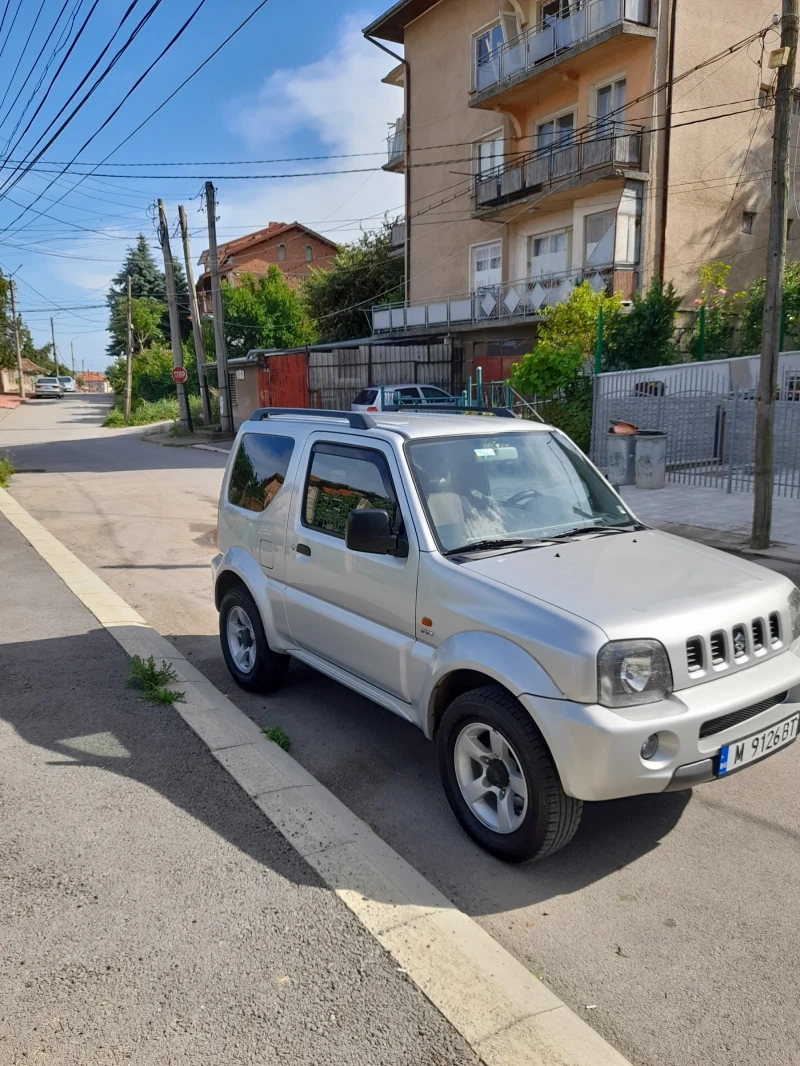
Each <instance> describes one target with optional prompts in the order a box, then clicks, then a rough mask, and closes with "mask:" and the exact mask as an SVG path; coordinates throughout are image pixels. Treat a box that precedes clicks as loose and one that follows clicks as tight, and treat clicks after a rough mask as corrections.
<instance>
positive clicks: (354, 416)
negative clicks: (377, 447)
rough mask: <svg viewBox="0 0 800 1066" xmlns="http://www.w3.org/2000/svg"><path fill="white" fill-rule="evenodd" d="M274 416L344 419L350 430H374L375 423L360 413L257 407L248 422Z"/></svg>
mask: <svg viewBox="0 0 800 1066" xmlns="http://www.w3.org/2000/svg"><path fill="white" fill-rule="evenodd" d="M276 415H297V416H300V417H304V418H337V419H344V421H346V422H348V423H349V424H350V428H351V429H374V428H375V422H374V421H373V420H372V419H371V418H370V417H369V415H366V414H362V413H361V412H360V411H323V410H319V409H318V408H316V407H259V408H258V410H257V411H253V413H252V414H251V415H250V419H249V421H251V422H262V421H264V419H267V418H274V417H275V416H276Z"/></svg>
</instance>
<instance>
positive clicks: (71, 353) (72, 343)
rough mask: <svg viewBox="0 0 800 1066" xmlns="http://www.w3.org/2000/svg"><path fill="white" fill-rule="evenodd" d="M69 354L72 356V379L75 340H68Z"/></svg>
mask: <svg viewBox="0 0 800 1066" xmlns="http://www.w3.org/2000/svg"><path fill="white" fill-rule="evenodd" d="M69 354H70V355H71V356H72V380H73V381H74V380H75V341H70V342H69Z"/></svg>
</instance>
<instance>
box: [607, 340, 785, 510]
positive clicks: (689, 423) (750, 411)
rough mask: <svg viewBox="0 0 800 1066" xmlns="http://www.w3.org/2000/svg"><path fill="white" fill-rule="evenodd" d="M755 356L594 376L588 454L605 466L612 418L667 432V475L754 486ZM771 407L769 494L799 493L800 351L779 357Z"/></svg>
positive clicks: (731, 488) (734, 487)
mask: <svg viewBox="0 0 800 1066" xmlns="http://www.w3.org/2000/svg"><path fill="white" fill-rule="evenodd" d="M758 365H759V359H758V357H757V356H755V357H748V358H742V359H726V360H719V361H716V362H710V363H702V364H690V365H679V366H671V367H655V368H650V369H647V370H628V371H620V372H616V373H610V374H600V375H598V377H597V378H596V379H595V389H594V411H593V419H592V445H591V455H592V459H593V460H594V461H595V462H596V463H597V464H598V465H599V466H605V461H606V460H605V449H606V439H607V435H608V431H609V428H610V426H611V425H612V423H614V422H617V421H625V422H630V423H631V424H632V425H635V426H636V427H637V428H639V429H649V430H660V431H662V432H664V433H666V434H667V480H668V481H671V482H677V483H681V484H684V485H700V486H706V487H709V488H724V489H726V490H727V491H728V492H752V491H753V464H754V458H755V396H756V382H757V379H758ZM776 396H777V399H776V405H775V436H774V471H775V474H774V493H775V495H777V496H789V497H792V498H795V499H800V353H796V352H794V353H787V354H785V355H782V356H781V359H780V365H779V371H778V387H777V393H776Z"/></svg>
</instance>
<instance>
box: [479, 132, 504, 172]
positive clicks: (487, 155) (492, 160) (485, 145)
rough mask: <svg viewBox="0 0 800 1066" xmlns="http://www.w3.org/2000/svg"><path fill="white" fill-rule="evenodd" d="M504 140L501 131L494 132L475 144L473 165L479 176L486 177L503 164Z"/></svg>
mask: <svg viewBox="0 0 800 1066" xmlns="http://www.w3.org/2000/svg"><path fill="white" fill-rule="evenodd" d="M503 150H504V141H503V135H502V133H501V134H500V135H499V136H498V135H497V134H494V135H493V136H491V137H487V138H486V139H485V140H483V141H478V143H477V144H476V145H475V166H476V170H477V172H478V177H479V178H487V177H489V176H490V175H492V174H494V173H495V171H496V170H497V168H498V167H500V166H502V165H503Z"/></svg>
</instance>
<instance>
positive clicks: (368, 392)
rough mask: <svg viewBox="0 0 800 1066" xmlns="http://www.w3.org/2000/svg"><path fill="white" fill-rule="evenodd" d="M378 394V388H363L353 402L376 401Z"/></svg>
mask: <svg viewBox="0 0 800 1066" xmlns="http://www.w3.org/2000/svg"><path fill="white" fill-rule="evenodd" d="M377 396H378V390H377V389H362V390H361V392H360V393H359V394H358V396H356V398H355V399H354V400H353V403H375V400H376V399H377Z"/></svg>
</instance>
